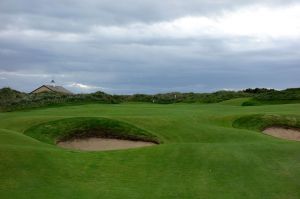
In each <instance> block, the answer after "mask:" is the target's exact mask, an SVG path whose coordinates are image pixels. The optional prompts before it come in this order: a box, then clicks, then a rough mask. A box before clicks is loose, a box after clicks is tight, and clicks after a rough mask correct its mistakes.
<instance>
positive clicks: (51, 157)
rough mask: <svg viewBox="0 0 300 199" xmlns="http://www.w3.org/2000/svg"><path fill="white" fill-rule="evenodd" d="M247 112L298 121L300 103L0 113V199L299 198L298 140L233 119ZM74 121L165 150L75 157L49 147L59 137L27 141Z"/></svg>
mask: <svg viewBox="0 0 300 199" xmlns="http://www.w3.org/2000/svg"><path fill="white" fill-rule="evenodd" d="M253 115H260V116H261V115H267V116H274V117H277V116H278V118H279V120H278V121H276V122H282V121H283V119H282V118H286V117H288V118H289V119H288V121H296V123H297V121H299V117H300V104H286V105H272V106H263V105H262V106H237V105H235V102H234V103H233V104H230V103H229V104H226V105H224V104H206V105H205V104H170V105H158V104H88V105H82V106H66V107H54V108H46V109H36V110H27V111H18V112H10V113H0V161H1V163H0V198H5V199H10V198H12V199H18V198H26V199H27V198H39V199H40V198H45V199H46V198H133V199H134V198H155V199H156V198H160V199H161V198H162V199H163V198H188V199H193V198H204V199H216V198H221V199H235V198H236V199H240V198H243V199H250V198H251V199H252V198H253V199H254V198H255V199H257V198H261V199H299V198H300V143H299V142H295V141H286V140H280V139H278V138H273V137H271V136H267V135H264V134H262V133H260V132H258V131H257V128H258V127H259V125H256V124H257V122H259V121H258V119H261V118H258V119H257V117H254V119H253V118H252V119H253V120H251V121H250V127H251V126H252V125H254V126H255V125H256V127H255V128H248V127H245V125H246V126H247V125H248V126H249V124H248V123H247V121H248V120H243V121H242V119H239V118H245V117H249V116H252V117H253ZM70 118H71V119H70ZM72 118H73V119H72ZM74 118H77V120H78V124H81V121H82V120H85V119H86V120H90V119H91V120H93V121H94V120H95V118H96V119H97V120H99V118H100V120H101V118H107V119H108V120H105V119H104V120H105V121H115V120H117V121H118V122H117V123H118V124H120V123H121V125H124V126H125V127H124V126H123V127H122V129H124V128H125V129H126V127H128V126H127V125H129V127H128V129H136V131H135V132H146V133H147V135H152V136H155V137H158V138H159V140H161V141H162V142H163V144H160V145H156V146H153V147H146V148H139V149H129V150H117V151H108V152H80V151H73V150H66V149H61V148H58V147H56V146H55V145H53V140H55V139H56V138H57V136H54V137H52V136H50V138H51V139H49V140H48V141H47V140H43V139H44V138H45V137H43V138H42V139H40V140H42V142H41V141H38V140H36V139H33V138H32V137H35V136H37V135H39V134H40V133H45V128H44V127H45V124H47V125H49V124H51V126H52V127H53V128H54V129H55V128H58V130H61V129H64V128H66V129H70V128H69V127H70V126H71V127H74V126H76V125H75V124H77V122H75V123H73V122H74ZM250 119H251V118H250ZM61 121H64V122H63V123H60V122H61ZM66 121H68V122H69V123H71V124H70V125H69V127H68V126H64V125H62V124H66V123H65V122H66ZM237 121H239V122H238V125H239V126H238V127H239V128H234V127H233V123H235V125H236V124H237ZM119 122H120V123H119ZM102 125H103V124H102ZM235 127H237V126H235ZM240 127H241V128H240ZM137 129H138V130H137ZM24 132H26V134H31V136H32V137H30V136H27V135H25V134H24ZM51 132H52V133H53V132H55V131H51ZM63 132H73V131H69V130H66V131H60V132H59V133H58V135H61V134H60V133H63ZM129 132H130V131H129ZM46 133H47V132H46ZM36 138H37V137H36ZM48 138H49V137H48Z"/></svg>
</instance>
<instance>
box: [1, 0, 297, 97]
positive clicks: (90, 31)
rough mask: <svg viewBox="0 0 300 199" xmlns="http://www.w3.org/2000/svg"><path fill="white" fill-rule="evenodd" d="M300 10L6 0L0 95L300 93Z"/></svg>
mask: <svg viewBox="0 0 300 199" xmlns="http://www.w3.org/2000/svg"><path fill="white" fill-rule="evenodd" d="M297 3H298V1H296V0H295V1H293V0H290V1H280V0H277V1H274V0H273V1H271V0H265V1H250V0H249V1H248V0H243V1H229V0H228V1H227V0H224V1H210V0H204V1H183V0H166V1H156V0H155V1H153V0H151V1H150V0H144V1H140V0H126V1H118V2H112V1H108V0H102V1H96V0H88V1H81V0H77V1H74V0H72V1H71V0H62V1H45V0H29V1H26V2H25V1H14V0H2V1H0V20H1V23H0V87H3V86H10V87H13V88H16V89H19V90H23V91H30V90H32V89H34V88H35V87H37V86H39V85H40V84H45V83H48V82H49V81H50V80H51V79H52V78H55V79H56V81H57V83H58V84H61V85H64V86H66V87H68V88H69V89H71V90H73V91H77V92H91V91H95V90H104V91H106V92H110V93H136V92H139V93H155V92H167V91H186V92H188V91H194V92H197V91H198V92H201V91H213V90H217V89H240V88H245V87H275V88H284V87H295V86H299V83H300V80H299V78H298V76H299V74H300V67H299V63H300V56H299V55H300V42H299V37H300V31H299V27H298V26H297V23H295V22H299V23H300V19H299V15H298V14H297V11H299V4H297ZM255 6H256V7H255ZM248 8H249V9H250V11H249V9H248ZM260 9H262V10H260ZM254 11H255V12H254ZM256 11H257V12H256ZM273 12H274V13H273ZM249 13H250V14H251V17H250V18H249ZM259 14H261V16H262V20H259V21H255V20H256V19H255V18H254V19H251V18H252V16H253V17H255V16H256V15H257V17H258V18H260V15H259ZM265 15H266V16H267V17H266V18H265V19H264V17H265ZM274 17H275V18H276V17H277V18H276V19H274V20H277V21H278V22H272V19H273V18H274ZM281 19H282V20H281ZM268 22H272V23H270V26H269V24H268ZM299 23H298V24H299ZM266 24H267V27H266ZM281 25H282V26H284V27H282V28H281V27H278V26H281ZM278 78H279V79H280V81H278V80H277V79H278Z"/></svg>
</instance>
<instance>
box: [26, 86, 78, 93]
mask: <svg viewBox="0 0 300 199" xmlns="http://www.w3.org/2000/svg"><path fill="white" fill-rule="evenodd" d="M42 87H46V88H48V89H49V90H51V91H53V92H56V93H65V94H73V93H72V92H71V91H69V90H67V89H65V88H64V87H62V86H52V85H43V86H40V87H39V88H42ZM39 88H37V89H35V90H34V91H36V90H38V89H39ZM34 91H32V92H31V93H33V92H34Z"/></svg>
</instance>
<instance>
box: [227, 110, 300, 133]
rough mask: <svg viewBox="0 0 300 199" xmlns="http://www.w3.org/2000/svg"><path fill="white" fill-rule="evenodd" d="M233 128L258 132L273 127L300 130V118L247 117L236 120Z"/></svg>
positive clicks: (281, 116) (276, 116) (290, 116)
mask: <svg viewBox="0 0 300 199" xmlns="http://www.w3.org/2000/svg"><path fill="white" fill-rule="evenodd" d="M232 126H233V127H235V128H246V129H250V130H257V131H263V130H264V129H266V128H268V127H271V126H278V127H289V128H300V117H299V116H295V115H294V116H293V115H265V114H257V115H247V116H243V117H241V118H238V119H237V120H235V121H234V122H233V124H232Z"/></svg>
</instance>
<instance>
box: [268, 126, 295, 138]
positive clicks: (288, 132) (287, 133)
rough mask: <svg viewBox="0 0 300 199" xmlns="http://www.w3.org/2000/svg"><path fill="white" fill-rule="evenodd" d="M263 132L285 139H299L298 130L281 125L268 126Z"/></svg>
mask: <svg viewBox="0 0 300 199" xmlns="http://www.w3.org/2000/svg"><path fill="white" fill-rule="evenodd" d="M263 133H265V134H268V135H272V136H274V137H278V138H282V139H286V140H297V141H300V130H296V129H288V128H282V127H269V128H266V129H265V130H264V131H263Z"/></svg>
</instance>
